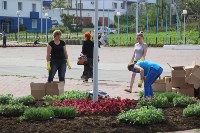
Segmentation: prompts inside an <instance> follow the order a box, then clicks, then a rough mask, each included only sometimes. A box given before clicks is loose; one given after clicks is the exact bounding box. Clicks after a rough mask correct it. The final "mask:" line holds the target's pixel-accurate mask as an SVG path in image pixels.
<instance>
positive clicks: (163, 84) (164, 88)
mask: <svg viewBox="0 0 200 133" xmlns="http://www.w3.org/2000/svg"><path fill="white" fill-rule="evenodd" d="M152 88H153V90H154V91H155V92H171V91H172V84H171V78H169V77H167V78H165V79H158V80H156V81H155V82H154V83H153V85H152Z"/></svg>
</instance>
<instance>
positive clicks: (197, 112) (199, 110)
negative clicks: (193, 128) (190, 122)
mask: <svg viewBox="0 0 200 133" xmlns="http://www.w3.org/2000/svg"><path fill="white" fill-rule="evenodd" d="M183 116H186V117H190V116H200V103H197V104H191V105H188V106H187V108H185V109H184V110H183Z"/></svg>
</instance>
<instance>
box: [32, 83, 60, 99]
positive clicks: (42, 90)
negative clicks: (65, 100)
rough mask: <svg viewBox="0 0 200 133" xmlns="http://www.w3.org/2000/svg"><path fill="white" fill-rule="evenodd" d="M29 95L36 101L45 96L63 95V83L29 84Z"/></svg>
mask: <svg viewBox="0 0 200 133" xmlns="http://www.w3.org/2000/svg"><path fill="white" fill-rule="evenodd" d="M30 86H31V95H32V96H33V97H34V98H35V99H36V100H42V98H43V97H44V96H45V95H51V96H53V95H63V94H64V82H53V83H31V84H30Z"/></svg>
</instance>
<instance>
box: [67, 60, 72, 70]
mask: <svg viewBox="0 0 200 133" xmlns="http://www.w3.org/2000/svg"><path fill="white" fill-rule="evenodd" d="M66 64H67V67H68V69H71V65H70V62H69V59H67V62H66Z"/></svg>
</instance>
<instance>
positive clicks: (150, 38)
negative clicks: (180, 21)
mask: <svg viewBox="0 0 200 133" xmlns="http://www.w3.org/2000/svg"><path fill="white" fill-rule="evenodd" d="M183 36H184V34H183ZM156 37H157V43H156ZM127 38H128V40H127ZM167 38H168V40H167ZM108 39H109V44H110V45H121V46H123V45H127V44H134V43H135V42H136V34H128V36H127V34H125V33H124V34H120V44H119V43H118V35H117V34H111V35H108ZM144 40H145V42H146V43H147V44H183V41H182V40H183V39H182V40H181V38H180V32H178V33H177V34H176V32H175V31H173V32H168V37H167V36H166V32H159V33H158V34H156V33H148V35H147V34H146V33H144ZM186 44H200V38H199V33H198V32H197V31H187V33H186Z"/></svg>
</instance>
